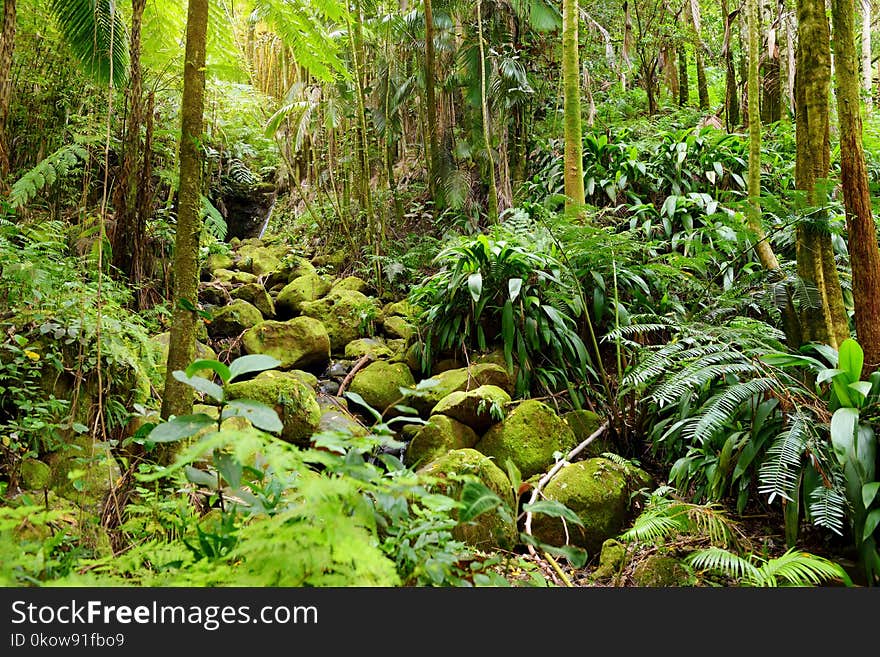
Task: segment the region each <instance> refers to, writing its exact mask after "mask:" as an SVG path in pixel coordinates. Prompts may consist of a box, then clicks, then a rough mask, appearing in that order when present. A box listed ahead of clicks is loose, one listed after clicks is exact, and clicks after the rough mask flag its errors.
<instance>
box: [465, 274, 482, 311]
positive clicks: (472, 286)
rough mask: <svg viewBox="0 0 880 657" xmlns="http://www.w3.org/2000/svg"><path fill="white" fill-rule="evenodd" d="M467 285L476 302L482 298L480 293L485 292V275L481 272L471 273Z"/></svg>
mask: <svg viewBox="0 0 880 657" xmlns="http://www.w3.org/2000/svg"><path fill="white" fill-rule="evenodd" d="M467 285H468V291H469V292H470V293H471V297H472V298H473V300H474V303H476V302H477V301H479V300H480V295H481V294H482V293H483V275H482V274H481V273H480V272H476V273H474V274H471V275H470V276H468V280H467Z"/></svg>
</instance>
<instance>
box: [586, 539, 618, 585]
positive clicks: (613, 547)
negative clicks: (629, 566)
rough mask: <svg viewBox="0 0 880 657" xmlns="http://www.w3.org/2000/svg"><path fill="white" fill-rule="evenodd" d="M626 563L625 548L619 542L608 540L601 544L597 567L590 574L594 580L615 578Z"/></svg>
mask: <svg viewBox="0 0 880 657" xmlns="http://www.w3.org/2000/svg"><path fill="white" fill-rule="evenodd" d="M625 563H626V546H625V545H623V543H621V542H620V541H617V540H615V539H613V538H609V539H608V540H607V541H605V542H604V543H602V552H601V553H600V554H599V566H598V567H597V568H596V570H594V571H593V573H592V574H591V578H592V579H594V580H598V579H608V578H611V577H615V576H617V575H618V574H619V573H620V572H621V570H622V569H623V566H624V564H625Z"/></svg>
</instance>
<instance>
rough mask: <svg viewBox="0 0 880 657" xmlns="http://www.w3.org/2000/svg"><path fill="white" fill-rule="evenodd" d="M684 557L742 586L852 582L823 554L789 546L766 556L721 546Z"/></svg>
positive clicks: (701, 567)
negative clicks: (786, 549)
mask: <svg viewBox="0 0 880 657" xmlns="http://www.w3.org/2000/svg"><path fill="white" fill-rule="evenodd" d="M685 561H686V562H687V563H688V564H690V565H691V566H693V567H694V568H696V569H700V570H706V571H711V572H713V573H716V574H721V575H723V576H725V577H729V578H731V579H733V580H734V581H736V582H737V584H738V585H740V586H763V587H776V586H818V585H820V584H823V583H825V582H829V581H831V582H834V581H838V582H840V581H842V582H851V580H850V578H849V576H848V575H847V574H846V571H845V570H844V569H843V568H842V567H841V566H840V565H839V564H836V563H834V562H832V561H829V560H828V559H825V558H823V557H819V556H816V555H814V554H810V553H808V552H802V551H800V550H795V549H793V548H792V549H789V550H788V551H787V552H785V554H783V555H781V556H779V557H775V558H770V559H764V558H762V557H759V556H758V555H755V554H750V555H749V556H748V557H741V556H739V555H737V554H734V553H733V552H730V551H728V550H724V549H722V548H719V547H714V546H713V547H709V548H706V549H705V550H698V551H696V552H693V553H691V554H689V555H688V556H687V558H686V559H685Z"/></svg>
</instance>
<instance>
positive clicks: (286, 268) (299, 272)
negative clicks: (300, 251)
mask: <svg viewBox="0 0 880 657" xmlns="http://www.w3.org/2000/svg"><path fill="white" fill-rule="evenodd" d="M314 273H315V268H314V267H313V266H312V263H311V262H309V261H308V260H306V259H305V258H303V257H302V256H298V255H293V254H288V255H286V256H285V257H284V259H283V260H282V262H281V266H280V267H279V268H278V269H276V270H275V271H273V272H272V273H271V274H269V275H268V276H267V277H266V289H272V288H273V287H275V286H276V285H281V286H282V287H284V286H285V285H287V284H288V283H291V282H293V281H294V280H296V279H297V278H299V277H300V276H307V275H310V274H314Z"/></svg>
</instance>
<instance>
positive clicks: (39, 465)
mask: <svg viewBox="0 0 880 657" xmlns="http://www.w3.org/2000/svg"><path fill="white" fill-rule="evenodd" d="M18 474H19V478H20V479H21V487H22V488H24V489H25V490H43V489H44V488H48V487H49V482H50V481H51V480H52V468H50V467H49V466H48V465H47V464H46V463H43V462H42V461H40V460H39V459H25V460H23V461H22V462H21V467H20V469H19V473H18Z"/></svg>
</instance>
